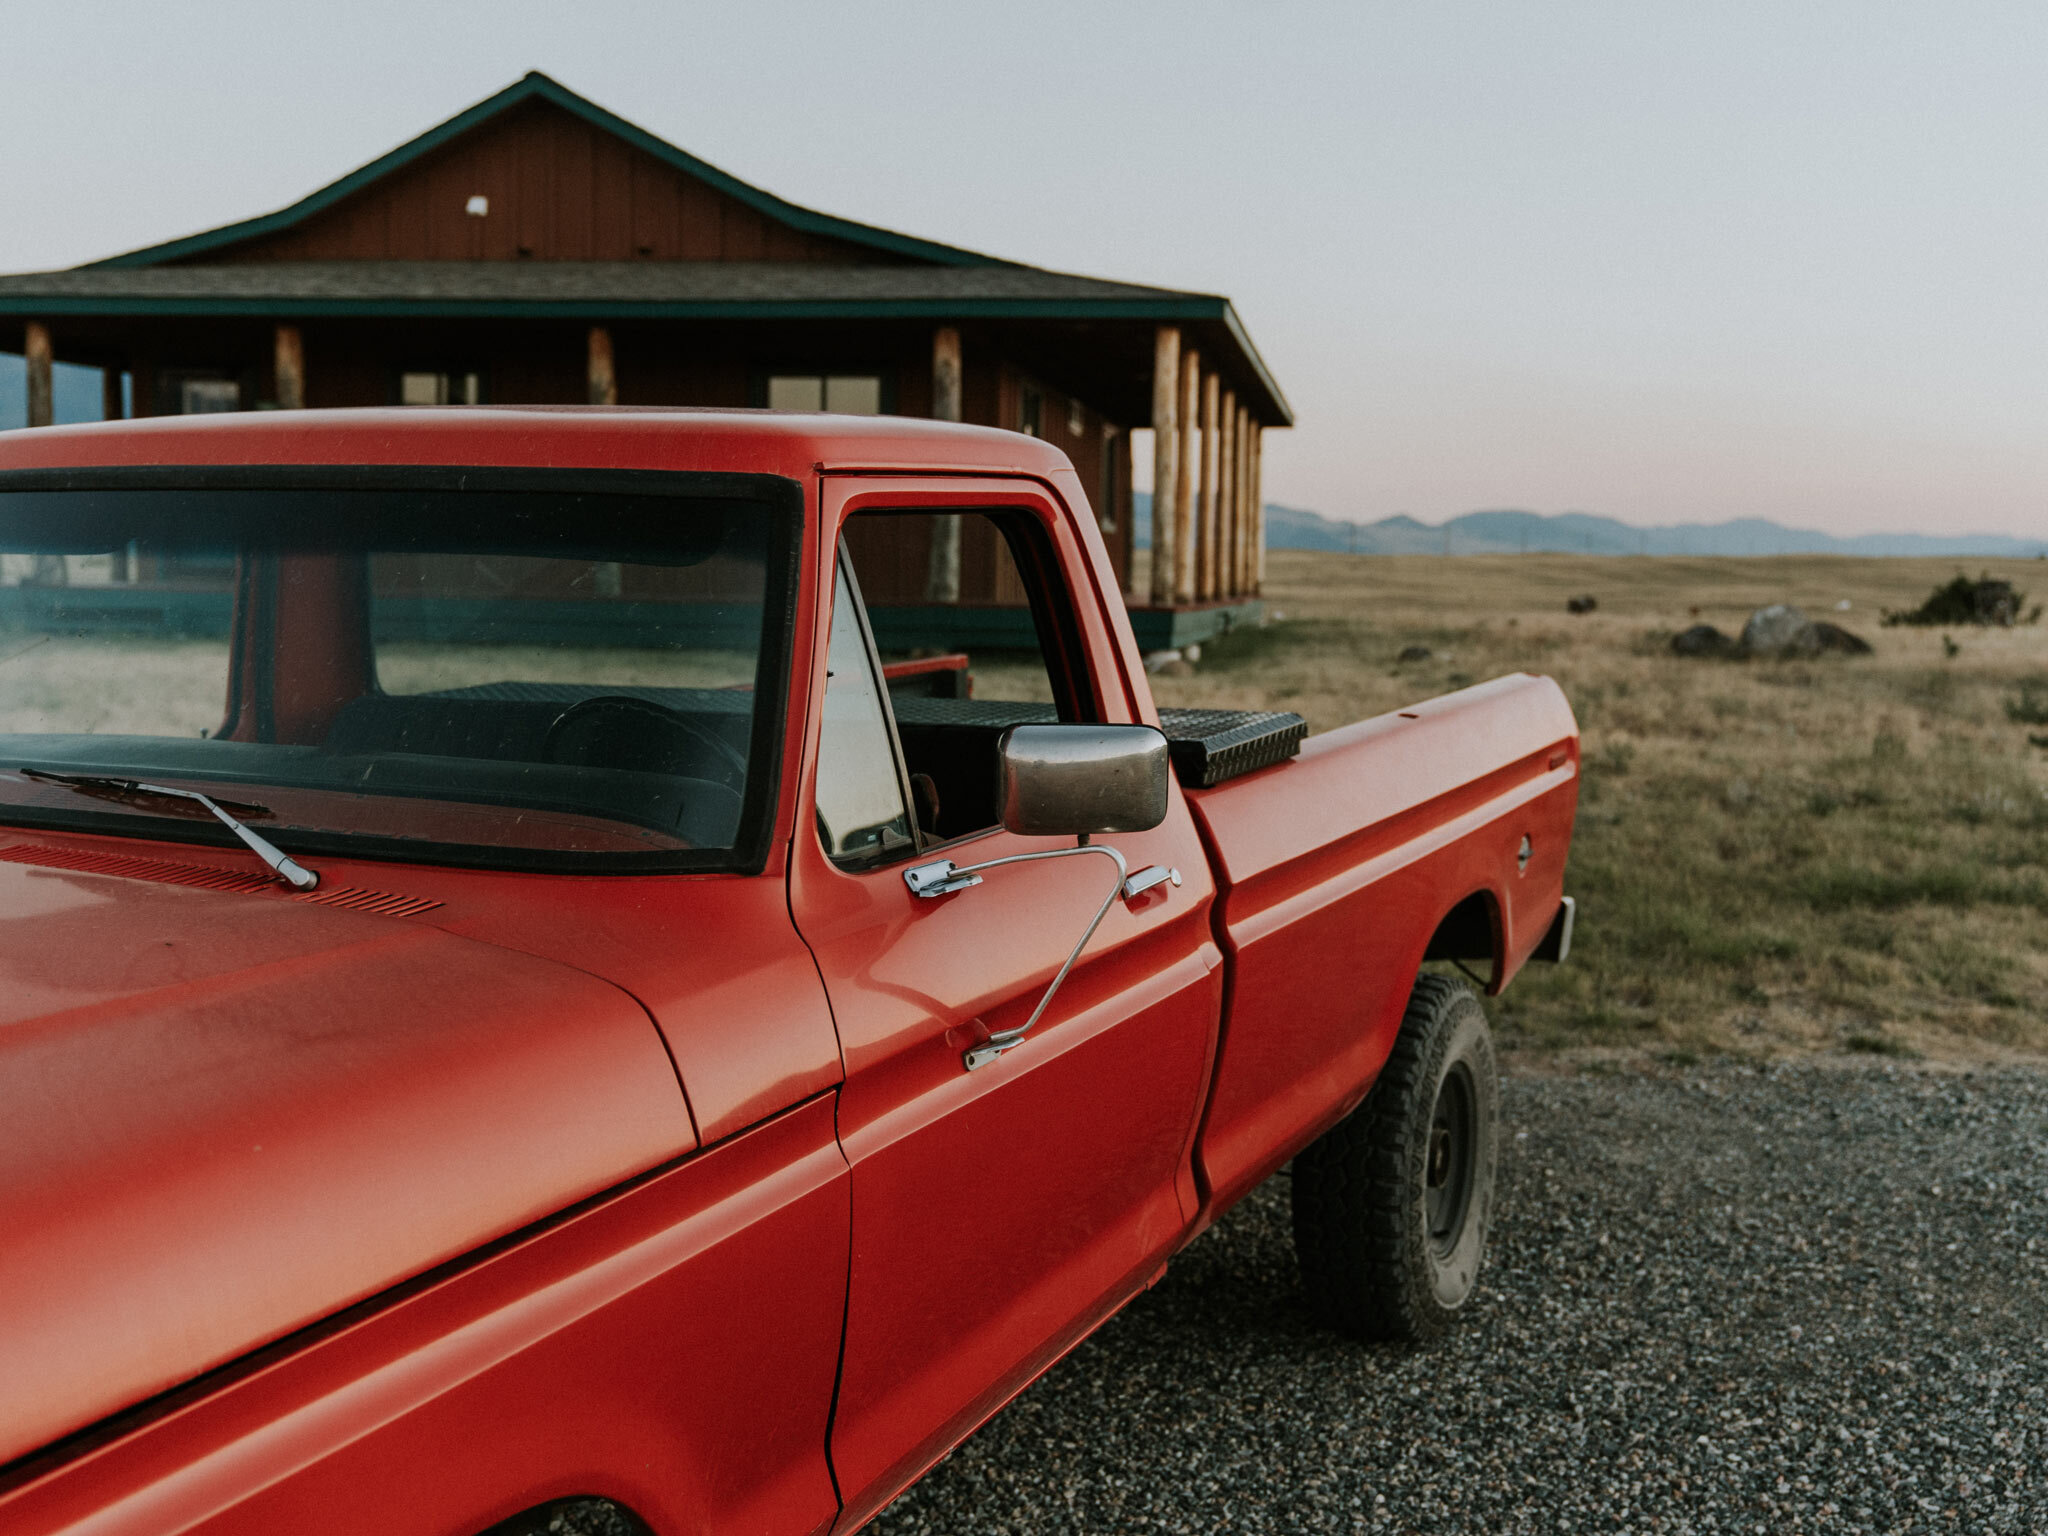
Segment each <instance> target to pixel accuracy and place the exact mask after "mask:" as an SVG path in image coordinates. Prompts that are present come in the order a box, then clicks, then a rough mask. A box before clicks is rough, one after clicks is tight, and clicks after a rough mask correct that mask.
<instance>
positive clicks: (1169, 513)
mask: <svg viewBox="0 0 2048 1536" xmlns="http://www.w3.org/2000/svg"><path fill="white" fill-rule="evenodd" d="M1179 493H1180V330H1179V328H1178V327H1176V326H1171V325H1162V326H1160V327H1159V330H1158V332H1157V333H1156V334H1155V335H1154V336H1153V339H1152V593H1151V596H1152V606H1153V607H1155V608H1164V607H1165V606H1166V605H1167V604H1168V603H1171V602H1172V601H1173V573H1174V570H1175V567H1176V561H1177V559H1178V555H1179V549H1180V545H1179V543H1178V541H1177V540H1176V539H1175V537H1174V515H1173V509H1174V505H1175V502H1176V499H1177V498H1178V496H1179Z"/></svg>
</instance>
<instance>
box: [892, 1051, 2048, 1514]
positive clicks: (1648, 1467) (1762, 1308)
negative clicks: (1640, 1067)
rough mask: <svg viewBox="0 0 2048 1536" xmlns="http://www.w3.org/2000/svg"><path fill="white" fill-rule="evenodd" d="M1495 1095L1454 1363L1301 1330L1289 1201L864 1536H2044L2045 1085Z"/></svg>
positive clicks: (1248, 1227) (1623, 1088)
mask: <svg viewBox="0 0 2048 1536" xmlns="http://www.w3.org/2000/svg"><path fill="white" fill-rule="evenodd" d="M1504 1101H1505V1114H1506V1117H1507V1121H1508V1132H1507V1135H1506V1137H1505V1142H1506V1151H1505V1155H1504V1158H1503V1164H1502V1175H1503V1198H1502V1200H1501V1202H1500V1205H1499V1207H1498V1215H1497V1219H1496V1225H1495V1236H1494V1243H1493V1252H1492V1257H1491V1259H1490V1260H1489V1264H1488V1269H1487V1272H1486V1275H1485V1277H1484V1280H1483V1282H1482V1283H1483V1286H1484V1290H1485V1298H1484V1301H1483V1304H1482V1305H1481V1306H1480V1307H1479V1310H1478V1312H1477V1313H1476V1315H1475V1316H1474V1317H1473V1318H1472V1319H1471V1320H1470V1321H1469V1323H1467V1324H1466V1325H1465V1326H1464V1327H1463V1328H1462V1329H1461V1330H1460V1331H1459V1332H1458V1333H1456V1334H1455V1335H1454V1336H1453V1337H1452V1338H1451V1339H1450V1340H1449V1341H1448V1342H1447V1343H1445V1344H1444V1345H1441V1346H1438V1347H1436V1348H1433V1349H1429V1350H1422V1351H1413V1352H1411V1351H1402V1350H1396V1349H1390V1348H1378V1347H1371V1348H1369V1347H1364V1346H1358V1345H1352V1344H1347V1343H1344V1342H1342V1341H1339V1340H1335V1339H1332V1338H1330V1337H1328V1336H1326V1335H1323V1334H1320V1333H1318V1332H1317V1331H1315V1330H1314V1329H1312V1328H1311V1327H1310V1326H1309V1325H1308V1323H1307V1321H1306V1319H1305V1317H1304V1315H1303V1311H1302V1308H1301V1304H1300V1301H1299V1297H1298V1294H1297V1282H1296V1276H1295V1269H1294V1259H1293V1254H1292V1251H1291V1248H1290V1246H1289V1238H1288V1213H1287V1189H1286V1180H1285V1178H1284V1177H1283V1178H1279V1179H1274V1180H1272V1181H1270V1182H1269V1183H1268V1185H1267V1186H1266V1187H1265V1188H1264V1189H1262V1190H1260V1191H1259V1192H1257V1193H1256V1194H1255V1195H1253V1196H1252V1197H1251V1198H1250V1199H1249V1200H1247V1201H1246V1202H1245V1203H1244V1204H1243V1205H1242V1206H1240V1207H1239V1208H1238V1209H1237V1210H1236V1211H1234V1212H1233V1213H1232V1214H1231V1215H1230V1216H1228V1217H1227V1218H1226V1219H1225V1220H1224V1221H1223V1222H1221V1223H1219V1224H1218V1226H1217V1228H1216V1230H1215V1231H1213V1232H1212V1233H1210V1234H1209V1235H1208V1236H1206V1237H1204V1238H1203V1239H1202V1240H1201V1241H1200V1242H1198V1243H1196V1244H1195V1246H1194V1247H1193V1248H1191V1249H1190V1250H1189V1251H1188V1252H1187V1253H1186V1254H1184V1255H1183V1256H1182V1257H1181V1258H1180V1259H1178V1260H1176V1261H1175V1263H1174V1266H1173V1269H1172V1271H1171V1272H1170V1273H1169V1275H1168V1276H1167V1278H1166V1279H1165V1280H1164V1281H1163V1282H1162V1283H1161V1284H1160V1285H1159V1286H1158V1287H1157V1288H1155V1289H1154V1290H1152V1291H1151V1292H1149V1293H1147V1294H1146V1295H1144V1296H1142V1297H1140V1298H1139V1299H1138V1300H1136V1301H1135V1302H1133V1303H1132V1304H1131V1306H1130V1307H1129V1308H1128V1309H1126V1311H1125V1312H1124V1313H1123V1315H1122V1316H1121V1317H1119V1318H1118V1319H1116V1320H1115V1321H1114V1322H1112V1323H1111V1324H1110V1325H1109V1326H1108V1327H1106V1328H1105V1329H1103V1330H1102V1332H1101V1333H1099V1334H1098V1335H1097V1336H1096V1337H1095V1338H1094V1339H1091V1340H1090V1341H1089V1342H1088V1343H1086V1344H1084V1345H1083V1346H1082V1347H1081V1348H1080V1349H1079V1350H1077V1351H1076V1352H1075V1353H1074V1355H1073V1356H1072V1357H1071V1358H1070V1359H1068V1360H1067V1361H1065V1362H1064V1363H1063V1364H1061V1365H1060V1366H1059V1367H1057V1368H1056V1369H1055V1370H1054V1371H1052V1372H1051V1373H1050V1374H1049V1375H1048V1376H1047V1377H1046V1378H1045V1379H1044V1380H1043V1381H1041V1382H1039V1383H1038V1384H1037V1385H1036V1386H1034V1387H1033V1388H1031V1390H1030V1391H1028V1392H1026V1393H1025V1394H1024V1395H1023V1396H1022V1397H1021V1398H1019V1399H1018V1400H1017V1401H1016V1402H1015V1403H1013V1404H1012V1405H1011V1406H1010V1407H1009V1408H1008V1409H1006V1410H1005V1411H1004V1412H1003V1413H1002V1414H1000V1415H999V1416H998V1417H997V1418H996V1419H995V1420H994V1421H993V1422H991V1423H990V1424H989V1425H988V1426H987V1427H986V1428H984V1429H983V1430H982V1431H981V1432H980V1433H979V1434H978V1435H976V1436H975V1437H974V1438H973V1439H972V1440H970V1441H969V1442H968V1443H967V1444H966V1445H964V1446H962V1447H961V1448H960V1449H959V1450H957V1451H956V1452H954V1454H953V1455H952V1456H951V1457H950V1458H949V1459H948V1460H947V1461H946V1462H944V1463H943V1464H942V1465H941V1466H939V1467H938V1468H937V1469H935V1470H934V1471H933V1472H932V1474H931V1475H930V1476H929V1477H927V1478H926V1479H925V1480H924V1482H922V1483H921V1484H919V1485H918V1486H917V1487H915V1488H913V1489H912V1490H911V1491H910V1492H909V1493H908V1494H906V1495H905V1496H904V1497H903V1498H902V1499H900V1500H898V1501H897V1503H896V1504H895V1505H894V1506H892V1507H891V1508H890V1509H889V1510H888V1511H886V1512H885V1513H884V1515H883V1516H882V1517H881V1519H880V1520H878V1521H877V1522H876V1523H875V1525H874V1526H872V1527H871V1528H870V1529H871V1530H872V1531H874V1532H876V1533H878V1536H912V1533H926V1532H944V1533H948V1536H954V1533H968V1532H974V1533H978V1536H979V1533H998V1532H1019V1533H1022V1532H1030V1533H1033V1536H1039V1533H1046V1532H1054V1531H1086V1532H1090V1533H1097V1532H1120V1531H1201V1532H1209V1531H1216V1530H1223V1529H1229V1530H1232V1531H1246V1532H1251V1531H1287V1532H1293V1531H1326V1530H1397V1531H1460V1532H1466V1531H1469V1532H1486V1533H1492V1532H1512V1531H1600V1532H1618V1531H1634V1532H1650V1531H1655V1532H1671V1533H1679V1532H1706V1531H1716V1532H1720V1531H1764V1532H1771V1533H1777V1532H1786V1531H1884V1532H1894V1531H1943V1532H1949V1531H1991V1532H2026V1533H2048V1075H2044V1074H2041V1073H2037V1072H2022V1071H2016V1070H2002V1071H1996V1072H1978V1073H1975V1074H1964V1075H1960V1076H1957V1075H1949V1074H1937V1073H1934V1072H1931V1071H1923V1070H1911V1069H1903V1068H1889V1069H1881V1068H1871V1069H1863V1068H1847V1067H1819V1068H1816V1067H1810V1066H1796V1067H1795V1066H1786V1067H1777V1068H1772V1069H1756V1068H1739V1067H1722V1068H1711V1069H1703V1070H1699V1071H1693V1072H1688V1073H1685V1074H1683V1075H1682V1076H1669V1075H1667V1076H1662V1077H1653V1076H1609V1077H1580V1078H1550V1077H1536V1076H1518V1077H1512V1078H1510V1079H1509V1080H1508V1082H1507V1083H1506V1085H1505V1093H1504Z"/></svg>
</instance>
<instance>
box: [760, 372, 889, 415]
mask: <svg viewBox="0 0 2048 1536" xmlns="http://www.w3.org/2000/svg"><path fill="white" fill-rule="evenodd" d="M768 409H769V410H771V411H835V412H837V413H839V414H840V415H843V416H879V415H881V414H882V379H881V375H879V374H873V373H777V374H771V375H769V378H768Z"/></svg>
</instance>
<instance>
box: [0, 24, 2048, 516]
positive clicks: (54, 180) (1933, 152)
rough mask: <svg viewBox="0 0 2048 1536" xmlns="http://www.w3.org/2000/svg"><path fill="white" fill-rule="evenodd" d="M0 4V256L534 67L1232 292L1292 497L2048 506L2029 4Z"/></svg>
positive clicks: (39, 257)
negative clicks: (1262, 364) (1287, 428)
mask: <svg viewBox="0 0 2048 1536" xmlns="http://www.w3.org/2000/svg"><path fill="white" fill-rule="evenodd" d="M0 15H4V17H5V25H6V34H7V37H8V40H9V45H10V46H9V50H8V51H9V55H10V57H11V59H12V60H13V64H12V66H11V67H10V69H9V72H8V84H7V88H6V89H5V90H4V91H0V142H4V143H5V145H6V146H7V153H5V154H4V155H0V209H4V210H5V215H4V216H0V270H5V271H23V270H32V269H37V268H45V267H58V266H67V265H71V264H74V263H77V262H81V261H87V260H91V259H93V258H95V257H99V256H104V255H109V254H112V253H113V252H116V251H119V250H123V249H126V248H130V247H133V246H138V245H143V244H148V243H152V242H155V241H158V240H163V239H168V238H171V237H173V236H177V235H181V234H186V233H189V232H191V231H193V230H197V229H202V228H206V227H209V226H212V225H215V224H220V223H225V222H228V221H230V220H234V219H239V218H244V217H248V216H250V215H253V214H258V213H263V212H267V211H269V210H271V209H273V208H276V207H278V206H281V205H283V204H285V203H289V202H291V201H293V200H295V199H296V198H298V197H300V196H302V195H304V194H305V193H306V192H308V191H311V190H312V189H313V188H315V187H316V186H319V185H320V184H322V183H324V182H326V181H329V180H332V179H333V178H334V177H336V176H339V175H341V174H343V173H345V172H347V171H349V170H350V169H352V168H354V167H355V166H357V165H359V164H361V163H362V162H363V161H365V160H368V159H370V158H372V157H373V156H375V155H378V154H380V153H382V152H383V151H384V150H386V149H389V148H391V147H392V146H393V145H395V144H397V143H399V142H401V141H403V140H405V139H407V138H410V137H411V136H412V135H414V134H416V133H418V132H420V131H421V130H423V129H425V128H427V127H429V126H431V125H432V124H433V123H435V122H437V121H439V120H440V119H442V118H444V117H447V116H449V115H451V114H453V113H455V112H457V111H459V110H460V109H462V108H463V107H465V106H468V105H469V104H470V103H472V102H474V101H476V100H477V99H479V98H481V97H483V96H486V95H488V94H490V93H491V92H493V91H495V90H497V89H498V88H500V87H502V86H504V85H506V84H507V83H509V82H510V81H512V80H514V79H516V78H517V77H518V76H519V75H521V74H523V73H525V72H526V71H527V70H529V69H542V70H545V71H547V72H548V73H550V74H552V75H554V76H555V77H556V78H557V79H559V80H561V81H562V82H563V83H564V84H565V85H567V86H569V87H571V88H572V89H574V90H577V91H580V92H582V93H583V94H585V95H587V96H589V97H591V98H593V99H594V100H596V101H598V102H600V103H601V104H603V105H604V106H606V107H608V108H610V109H611V110H613V111H615V112H618V113H620V114H621V115H622V116H624V117H627V118H629V119H631V120H632V121H634V122H637V123H639V124H640V125H641V126H643V127H645V128H647V129H648V130H650V131H651V132H654V133H657V134H659V135H661V136H662V137H664V138H667V139H670V140H672V141H673V142H675V143H677V144H679V145H681V146H682V147H683V148H685V149H687V150H689V151H690V152H692V153H693V154H697V155H700V156H702V157H703V158H705V159H707V160H709V161H711V162H712V163H713V164H715V165H718V166H721V167H722V168H724V169H726V170H728V171H730V172H732V173H733V174H734V175H737V176H740V177H742V178H744V179H746V180H749V181H752V182H755V183H757V184H758V185H761V186H763V187H766V188H768V189H769V190H771V191H773V192H776V193H778V194H780V195H782V196H784V197H788V198H790V199H792V200H794V201H797V202H800V203H804V204H808V205H810V206H813V207H818V208H822V209H825V210H827V211H830V212H833V213H839V214H844V215H847V216H849V217H852V218H857V219H861V220H863V221H866V222H870V223H876V224H881V225H885V226H888V227H892V228H898V229H902V230H905V231H908V232H910V233H914V234H918V235H924V236H927V237H930V238H932V239H937V240H944V241H948V242H951V243H955V244H960V245H966V246H971V247H974V248H977V249H981V250H986V251H990V252H993V253H995V254H998V255H1002V256H1006V257H1010V258H1013V259H1016V260H1021V261H1028V262H1033V263H1036V264H1039V265H1043V266H1049V267H1056V268H1061V269H1066V270H1071V271H1077V272H1085V273H1090V274H1094V275H1099V276H1105V277H1115V278H1121V279H1126V280H1130V281H1135V282H1150V283H1159V284H1164V285H1167V286H1172V287H1185V288H1196V289H1202V290H1207V291H1214V292H1221V293H1226V294H1228V295H1230V296H1231V298H1232V299H1233V300H1234V301H1235V302H1236V304H1237V306H1238V309H1239V311H1240V313H1241V314H1242V315H1243V317H1244V320H1245V323H1246V325H1247V327H1248V328H1249V330H1250V332H1251V335H1252V337H1253V339H1254V341H1255V342H1256V343H1257V344H1258V346H1259V347H1260V349H1261V351H1262V352H1263V353H1264V355H1265V358H1266V361H1267V363H1268V365H1269V366H1270V367H1271V368H1272V370H1273V372H1274V373H1275V375H1276V376H1277V377H1278V378H1279V380H1280V382H1281V384H1282V386H1283V387H1284V388H1285V389H1286V391H1287V393H1288V395H1289V398H1290V399H1291V400H1292V402H1293V404H1294V407H1295V410H1296V413H1297V416H1298V420H1299V424H1298V426H1297V428H1296V429H1295V430H1294V431H1292V432H1289V433H1282V434H1277V435H1276V436H1274V437H1271V438H1269V440H1268V441H1269V452H1268V468H1267V477H1266V488H1267V493H1268V496H1269V498H1270V499H1272V500H1275V501H1280V502H1285V503H1288V504H1291V505H1296V506H1304V507H1310V508H1313V509H1315V510H1318V511H1321V512H1323V513H1324V514H1326V515H1329V516H1333V517H1343V518H1355V519H1358V520H1361V521H1370V520H1372V519H1375V518H1379V517H1384V516H1388V515H1391V514H1393V513H1396V512H1406V513H1408V514H1410V515H1412V516H1415V517H1419V518H1421V519H1423V520H1424V521H1428V522H1438V521H1441V520H1442V519H1444V518H1446V517H1451V516H1455V515H1457V514H1458V513H1461V512H1466V511H1471V510H1475V509H1479V508H1493V507H1526V508H1530V509H1533V510H1537V511H1545V512H1552V511H1562V510H1582V511H1589V512H1598V513H1605V514H1608V515H1610V516H1615V517H1619V518H1622V519H1624V520H1627V521H1630V522H1636V523H1649V524H1657V523H1673V522H1682V521H1719V520H1722V519H1724V518H1732V517H1768V518H1774V519H1776V520H1778V521H1780V522H1784V523H1788V524H1795V525H1800V526H1806V527H1814V528H1822V529H1826V530H1828V531H1830V532H1835V533H1858V532H1893V531H1923V532H1936V531H1946V532H1965V531H1978V532H2004V533H2013V534H2021V535H2032V536H2040V535H2042V534H2044V533H2048V283H2044V273H2048V156H2044V145H2048V7H2042V6H2040V5H2030V4H2020V3H2007V0H1983V3H1980V4H1976V5H1971V6H1965V7H1958V6H1952V5H1951V6H1936V5H1932V4H1926V5H1896V4H1881V3H1880V4H1856V5H1847V4H1843V5H1834V4H1805V5H1798V6H1786V5H1783V4H1782V3H1779V4H1749V3H1730V4H1723V5H1717V6H1699V5H1676V4H1662V3H1651V4H1622V3H1615V4H1572V3H1562V4H1555V5H1545V6H1520V7H1510V6H1502V5H1498V4H1494V5H1476V4H1458V3H1452V4H1431V5H1421V4H1400V5H1396V4H1377V3H1375V4H1348V5H1305V4H1285V3H1283V4H1275V5H1268V6H1258V7H1254V6H1249V5H1237V6H1221V5H1183V6H1156V5H1101V4H1092V5H1091V4H1079V3H1067V0H1045V3H1042V4H1039V5H1037V6H1033V7H1025V8H1020V7H1017V6H994V5H966V4H958V3H955V4H944V5H941V4H910V3H895V0H873V3H870V4H867V5H863V6H846V5H835V4H824V3H815V4H813V3H803V4H774V3H759V4H752V5H746V6H730V5H728V6H719V7H711V6H693V5H687V4H676V3H664V4H653V3H646V4H641V3H604V0H582V3H579V4H577V5H575V6H565V5H560V4H536V3H527V0H496V3H492V4H488V5H485V4H474V3H469V0H442V3H438V4H436V5H433V6H420V5H417V4H404V5H401V4H395V3H389V0H357V3H351V4H348V5H346V6H340V5H335V6H320V5H296V6H279V5H276V4H260V5H259V4H242V3H206V4H203V5H197V6H177V7H172V6H163V5H145V4H137V3H128V0H122V3H111V4H100V5H95V6H90V7H86V6H77V7H57V6H43V7H29V6H25V5H9V6H7V7H6V8H5V10H4V11H0ZM16 366H18V364H17V365H16ZM1141 483H1142V481H1141Z"/></svg>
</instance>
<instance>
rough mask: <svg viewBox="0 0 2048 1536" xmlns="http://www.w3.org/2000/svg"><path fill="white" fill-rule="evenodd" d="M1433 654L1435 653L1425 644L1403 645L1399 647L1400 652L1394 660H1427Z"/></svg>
mask: <svg viewBox="0 0 2048 1536" xmlns="http://www.w3.org/2000/svg"><path fill="white" fill-rule="evenodd" d="M1434 655H1436V652H1435V651H1432V650H1431V649H1430V648H1429V647H1428V646H1426V645H1404V646H1402V647H1401V654H1400V655H1398V656H1396V657H1395V658H1394V660H1396V661H1402V662H1406V661H1428V660H1429V659H1430V658H1431V657H1432V656H1434Z"/></svg>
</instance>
